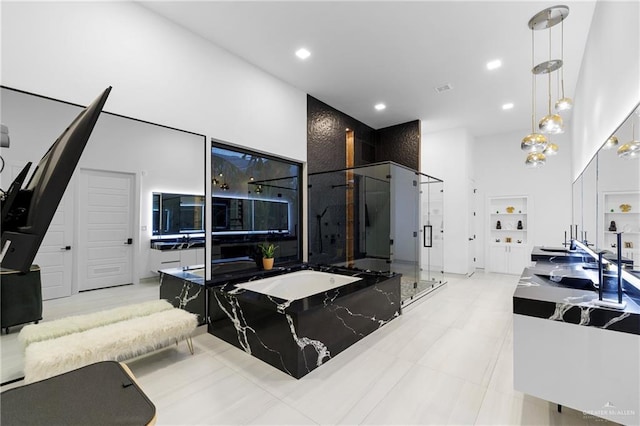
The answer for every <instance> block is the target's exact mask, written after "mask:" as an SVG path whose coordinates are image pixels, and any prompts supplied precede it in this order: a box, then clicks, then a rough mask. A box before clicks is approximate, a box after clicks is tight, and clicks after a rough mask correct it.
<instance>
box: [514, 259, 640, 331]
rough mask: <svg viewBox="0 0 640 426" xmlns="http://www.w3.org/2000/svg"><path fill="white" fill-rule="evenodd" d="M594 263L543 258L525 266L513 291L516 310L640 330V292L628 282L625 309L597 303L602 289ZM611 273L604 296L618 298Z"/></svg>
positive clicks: (601, 326) (534, 314)
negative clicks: (558, 261)
mask: <svg viewBox="0 0 640 426" xmlns="http://www.w3.org/2000/svg"><path fill="white" fill-rule="evenodd" d="M583 266H586V269H585V268H583ZM593 266H594V265H592V264H588V263H587V264H585V265H583V264H574V263H571V264H567V263H566V262H564V263H563V262H560V263H553V262H547V261H541V260H539V261H537V262H536V264H535V266H534V267H530V268H525V269H524V271H523V273H522V275H521V277H520V280H519V282H518V286H517V287H516V290H515V291H514V294H513V313H514V314H521V315H527V316H532V317H537V318H546V319H549V320H553V321H561V322H566V323H570V324H576V325H582V326H588V327H597V328H602V329H607V330H613V331H619V332H624V333H631V334H640V294H638V292H637V291H635V290H634V289H632V288H629V287H630V286H629V285H625V286H624V288H625V289H626V290H625V292H624V293H623V301H624V302H626V307H625V309H622V310H618V309H612V308H607V307H602V306H598V305H595V304H594V303H593V301H594V300H597V299H598V292H597V290H596V287H595V286H594V285H593V283H592V281H595V282H597V281H598V271H597V269H592V267H593ZM607 275H608V281H609V282H610V283H609V285H608V286H607V287H605V291H604V295H603V298H605V299H613V300H616V301H617V293H616V292H615V285H613V284H614V283H615V277H612V276H611V275H612V274H609V273H608V274H607Z"/></svg>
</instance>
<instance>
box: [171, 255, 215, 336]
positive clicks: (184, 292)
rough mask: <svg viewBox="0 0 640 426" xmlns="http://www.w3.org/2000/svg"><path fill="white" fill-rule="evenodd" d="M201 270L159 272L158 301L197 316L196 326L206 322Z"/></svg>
mask: <svg viewBox="0 0 640 426" xmlns="http://www.w3.org/2000/svg"><path fill="white" fill-rule="evenodd" d="M203 271H204V266H203V268H202V269H182V268H172V269H165V270H163V271H161V272H160V299H165V300H167V301H168V302H169V303H171V304H172V305H173V306H174V307H176V308H180V309H184V310H185V311H188V312H192V313H194V314H196V315H198V325H202V324H204V323H205V322H206V318H207V306H206V289H205V280H204V274H203V273H201V272H203Z"/></svg>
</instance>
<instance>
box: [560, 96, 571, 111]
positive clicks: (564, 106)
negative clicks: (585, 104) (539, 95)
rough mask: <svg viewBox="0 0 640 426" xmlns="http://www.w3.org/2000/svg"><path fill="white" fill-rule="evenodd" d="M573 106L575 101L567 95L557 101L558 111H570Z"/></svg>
mask: <svg viewBox="0 0 640 426" xmlns="http://www.w3.org/2000/svg"><path fill="white" fill-rule="evenodd" d="M571 108H573V101H572V100H571V98H566V97H565V98H562V99H558V100H557V101H556V111H558V112H562V111H569V110H570V109H571Z"/></svg>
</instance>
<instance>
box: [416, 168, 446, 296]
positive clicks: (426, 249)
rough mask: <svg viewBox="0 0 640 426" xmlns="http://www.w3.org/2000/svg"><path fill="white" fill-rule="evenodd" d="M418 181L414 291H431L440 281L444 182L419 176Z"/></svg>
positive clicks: (442, 266) (442, 251)
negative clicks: (417, 254)
mask: <svg viewBox="0 0 640 426" xmlns="http://www.w3.org/2000/svg"><path fill="white" fill-rule="evenodd" d="M421 177H422V179H421V183H420V220H421V227H422V241H421V244H420V281H419V283H418V287H419V288H418V292H428V291H431V290H434V289H435V288H437V287H439V286H440V285H442V284H444V283H445V280H444V220H443V218H444V202H443V201H444V182H443V181H441V180H440V179H437V178H434V177H432V176H427V175H422V176H421Z"/></svg>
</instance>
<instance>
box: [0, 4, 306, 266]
mask: <svg viewBox="0 0 640 426" xmlns="http://www.w3.org/2000/svg"><path fill="white" fill-rule="evenodd" d="M0 19H1V36H2V40H1V48H2V49H1V52H2V53H1V54H2V57H1V59H2V60H1V73H0V75H1V84H2V85H5V86H8V87H12V88H16V89H21V90H25V91H28V92H33V93H37V94H40V95H45V96H49V97H52V98H56V99H62V100H65V101H68V102H74V103H78V104H83V105H86V104H88V103H89V102H91V101H92V100H93V99H94V98H95V97H96V96H97V95H98V94H99V93H100V92H101V91H102V90H104V89H105V88H106V87H107V86H109V85H111V86H113V90H112V92H111V95H110V97H109V99H108V101H107V103H106V105H105V108H104V110H105V111H110V112H115V113H117V114H122V115H125V116H130V117H134V118H137V119H141V120H146V121H150V122H154V123H159V124H163V125H165V126H170V127H175V128H179V129H185V130H188V131H191V132H195V133H200V134H204V135H207V137H208V138H212V137H213V138H216V139H218V140H224V141H228V142H230V143H232V144H234V145H238V146H245V147H248V148H250V149H252V150H256V151H262V152H268V153H272V154H275V155H279V156H282V157H286V158H289V159H292V160H295V161H300V162H305V161H306V131H307V129H306V94H305V93H303V92H301V91H300V90H297V89H295V88H293V87H292V86H290V85H288V84H285V83H284V82H282V81H280V80H278V79H276V78H275V77H273V76H271V75H269V74H267V73H265V72H263V71H261V70H259V69H258V68H256V67H254V66H253V65H250V64H248V63H246V62H244V61H243V60H241V59H239V58H237V57H236V56H233V55H232V54H230V53H228V52H227V51H225V50H223V49H221V48H219V47H217V46H215V45H213V44H211V43H210V42H207V41H206V40H204V39H202V38H201V37H199V36H196V35H194V34H192V33H190V32H188V31H186V30H184V29H183V28H181V27H179V26H177V25H175V24H173V23H171V22H169V21H168V20H166V19H164V18H162V17H159V16H158V15H156V14H155V13H153V12H150V11H148V10H147V9H144V8H142V7H140V6H139V5H136V4H134V3H129V2H3V3H2V10H1V17H0ZM3 122H4V120H3ZM66 124H68V122H65V123H64V124H63V126H64V125H66ZM61 130H62V129H60V131H61ZM60 131H58V132H57V133H56V134H55V136H54V137H56V136H57V135H58V134H59V132H60ZM10 132H12V130H11V129H10ZM11 137H12V148H11V149H10V150H7V151H6V153H3V156H5V159H6V158H7V157H6V155H8V156H9V157H11V160H12V161H18V162H20V161H35V162H37V161H38V160H39V158H40V157H41V156H42V155H43V154H44V152H45V151H46V149H47V148H48V146H49V145H50V144H51V143H52V142H53V139H50V138H43V139H42V140H30V141H29V142H28V143H29V145H28V146H27V147H26V148H27V149H26V151H24V152H22V151H20V150H19V149H18V148H17V147H18V145H19V144H20V143H22V142H21V141H20V137H19V135H18V134H13V133H12V135H11ZM120 142H123V143H124V141H120ZM129 142H130V143H129V144H124V145H123V146H122V147H119V148H118V149H117V150H113V151H111V150H110V149H109V148H107V147H106V146H105V147H102V146H97V144H95V143H90V144H89V145H88V148H87V151H86V152H85V157H86V158H85V157H83V160H82V163H81V165H80V166H81V167H93V168H100V169H105V170H117V171H127V172H130V173H135V174H136V175H137V177H138V187H137V191H138V194H139V196H140V200H139V207H138V208H139V211H140V225H141V226H145V225H146V226H148V228H147V229H150V224H147V223H146V222H147V221H148V219H149V217H150V216H149V214H148V209H149V208H150V207H149V204H150V202H151V199H150V193H151V192H152V191H165V192H171V191H172V192H186V193H202V191H203V184H204V165H205V155H206V153H205V151H204V149H202V150H199V151H198V153H197V154H195V155H196V156H197V157H196V159H195V161H194V157H192V154H193V153H192V152H191V148H186V147H185V146H184V145H180V144H178V143H174V142H172V141H171V140H162V141H161V140H157V141H156V144H153V147H152V148H150V146H149V145H146V144H140V143H136V141H129ZM125 145H126V146H125ZM103 148H104V149H106V150H107V152H106V153H105V152H99V151H100V150H102V149H103ZM198 149H200V148H198ZM94 150H96V151H95V153H93V154H92V153H91V152H92V151H94ZM23 154H24V155H23ZM93 155H95V157H94V156H93ZM104 155H106V157H105V156H104ZM114 156H115V157H114ZM112 160H113V161H112ZM172 165H173V166H172ZM143 171H144V173H143ZM160 175H161V176H163V177H164V178H170V183H168V182H167V181H166V180H164V181H163V182H162V183H158V182H157V181H154V179H155V178H154V176H160ZM154 182H155V183H154ZM187 182H188V183H187ZM6 186H7V185H4V182H3V187H6ZM144 238H146V234H145V233H144V232H143V231H141V239H144ZM143 243H144V242H143V241H141V245H143ZM147 243H148V239H147ZM304 244H306V238H305V239H304ZM146 260H147V254H146V253H145V252H142V253H140V268H139V270H140V276H141V277H143V276H145V275H146V270H147V269H148V268H146V267H145V266H144V265H146Z"/></svg>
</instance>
